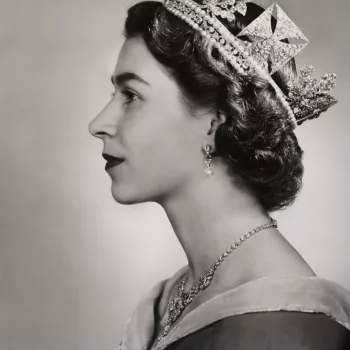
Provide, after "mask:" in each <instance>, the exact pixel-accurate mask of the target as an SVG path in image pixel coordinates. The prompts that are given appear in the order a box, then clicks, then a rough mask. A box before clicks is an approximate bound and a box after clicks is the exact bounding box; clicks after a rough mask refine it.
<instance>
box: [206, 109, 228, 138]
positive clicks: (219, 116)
mask: <svg viewBox="0 0 350 350" xmlns="http://www.w3.org/2000/svg"><path fill="white" fill-rule="evenodd" d="M225 122H226V115H225V114H224V113H223V112H221V111H216V117H215V118H213V119H212V120H211V124H210V130H209V131H208V133H207V135H211V134H212V133H213V132H214V131H216V130H217V128H218V127H219V126H220V125H221V124H223V123H225Z"/></svg>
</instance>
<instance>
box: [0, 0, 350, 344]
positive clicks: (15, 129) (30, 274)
mask: <svg viewBox="0 0 350 350" xmlns="http://www.w3.org/2000/svg"><path fill="white" fill-rule="evenodd" d="M259 3H260V4H263V5H265V6H267V5H269V4H271V1H260V2H259ZM131 4H132V2H131V1H127V0H124V1H120V0H119V1H117V0H114V1H111V0H99V1H97V0H85V1H82V0H74V1H69V0H60V1H39V0H31V1H28V0H2V1H0V50H1V53H0V116H1V137H0V157H1V181H0V198H1V202H0V349H1V350H24V349H25V350H56V349H57V350H62V349H65V350H83V349H84V350H96V349H99V350H102V349H103V350H111V349H116V347H117V345H118V344H119V340H120V337H121V333H122V330H123V327H124V324H125V322H126V321H127V319H128V318H129V316H130V313H131V312H132V310H133V308H134V307H135V304H136V302H137V301H138V300H139V298H140V297H141V295H143V294H144V293H145V292H146V290H148V289H149V288H151V287H152V286H153V285H154V284H155V283H156V282H157V281H159V280H160V279H163V278H166V277H168V276H169V275H170V274H172V273H173V272H174V271H175V270H177V269H178V268H179V267H181V266H182V265H183V264H185V258H184V255H183V253H182V251H181V249H180V247H179V244H178V243H177V241H176V239H175V237H174V235H173V233H172V230H171V227H170V225H169V223H168V221H167V219H166V217H165V215H164V212H163V211H162V210H161V208H159V207H158V206H156V205H154V204H143V205H137V206H129V207H124V206H121V205H119V204H117V203H115V202H114V201H113V199H112V196H111V193H110V185H111V183H110V178H109V176H108V174H107V173H106V172H105V170H104V164H105V161H104V160H103V159H102V157H101V153H102V142H101V140H97V139H94V138H92V137H91V136H90V135H89V134H88V123H89V122H90V120H92V118H93V117H94V116H95V115H96V114H97V113H98V112H99V111H100V110H101V108H102V107H103V106H104V105H105V104H106V103H107V101H108V100H109V98H110V96H109V94H110V93H111V92H112V85H111V84H110V74H111V73H112V71H113V68H114V64H115V62H116V58H117V54H118V51H119V49H120V46H121V44H122V36H121V30H122V26H123V20H124V18H125V10H126V8H127V7H128V6H129V5H131ZM279 4H280V5H281V6H282V7H283V9H284V10H285V11H286V12H287V14H288V15H289V16H290V17H291V18H292V19H293V20H294V21H295V22H296V23H297V25H298V26H299V27H300V28H301V29H302V30H303V32H304V33H305V34H306V36H307V37H308V38H309V39H310V40H311V44H310V45H309V46H308V47H307V48H306V49H305V50H304V51H303V52H302V53H301V54H299V55H298V58H297V61H298V63H299V65H301V64H306V63H311V64H313V65H314V66H315V67H316V68H317V74H316V75H317V77H319V76H320V75H321V74H322V73H324V72H336V73H337V74H338V88H337V89H336V95H337V97H338V98H339V100H340V103H339V104H338V105H337V106H336V107H334V108H332V110H330V111H329V112H328V113H327V114H326V115H324V116H322V117H321V118H320V119H318V120H316V121H312V122H307V123H305V124H304V125H303V126H302V127H301V128H300V129H298V130H297V136H298V138H299V140H300V144H301V146H302V148H303V149H304V150H305V168H306V173H305V182H304V189H303V191H302V193H301V195H300V197H299V199H298V201H297V202H296V203H295V205H294V206H293V207H291V208H290V209H288V210H286V211H283V212H280V213H276V214H275V215H274V217H275V218H277V219H278V220H279V223H280V228H281V231H282V232H283V233H284V234H285V236H286V237H287V239H288V240H289V241H290V242H291V243H292V244H293V245H294V246H295V247H296V248H297V249H298V250H299V251H300V252H301V253H302V255H303V256H304V257H305V259H306V260H307V261H308V262H309V264H310V265H311V266H312V267H313V268H314V269H315V270H316V272H317V273H318V274H319V275H320V276H322V277H325V278H329V279H331V280H333V281H336V282H338V283H340V284H342V285H343V286H345V287H347V288H349V289H350V273H349V267H350V254H349V248H350V234H349V229H348V224H349V214H348V212H349V204H348V200H349V197H350V185H349V180H348V179H349V171H350V166H349V151H350V142H349V126H350V119H349V116H348V111H349V107H350V97H349V82H350V72H349V58H350V57H349V39H348V35H349V33H350V24H349V15H350V2H349V0H335V1H332V2H329V1H326V0H293V1H290V0H281V1H280V2H279Z"/></svg>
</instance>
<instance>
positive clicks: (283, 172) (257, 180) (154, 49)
mask: <svg viewBox="0 0 350 350" xmlns="http://www.w3.org/2000/svg"><path fill="white" fill-rule="evenodd" d="M247 6H248V9H247V14H246V16H242V15H240V14H239V13H237V12H236V14H235V15H236V20H235V21H233V22H228V21H225V20H223V22H224V24H225V25H226V27H227V28H228V29H229V30H230V32H231V33H232V34H234V35H237V34H238V33H239V32H240V31H241V30H242V29H243V28H244V27H246V26H247V25H248V24H249V23H251V22H252V21H253V20H254V19H255V18H257V17H258V16H259V15H260V14H261V13H262V12H263V9H262V8H261V7H260V6H258V5H256V4H254V3H247ZM274 22H275V21H274ZM274 22H273V23H272V25H273V26H275V25H276V23H274ZM124 35H125V37H126V39H130V38H132V37H136V36H139V37H142V38H143V40H144V42H145V44H146V45H147V48H148V50H149V51H150V53H151V54H152V55H153V56H154V58H155V59H156V60H157V61H158V62H160V63H161V64H162V65H163V66H164V67H165V68H166V70H167V72H168V73H169V75H170V76H171V77H172V78H174V79H175V81H176V82H177V84H178V85H179V87H180V89H181V91H182V95H183V96H182V97H183V99H184V100H185V101H186V103H187V105H188V107H189V109H190V110H191V111H194V110H196V108H208V109H209V110H213V111H221V112H222V113H224V114H225V115H226V117H227V118H226V122H225V123H223V124H221V125H220V126H219V127H218V129H217V130H216V133H215V153H214V154H213V156H216V157H221V158H222V159H223V160H224V162H225V163H226V164H228V165H229V167H228V168H229V169H230V171H231V172H232V174H238V175H240V176H241V177H242V178H244V179H245V180H246V182H247V183H248V185H249V186H250V188H251V189H252V190H253V192H254V194H255V195H256V197H257V198H258V199H259V201H260V203H261V204H262V205H263V207H264V208H265V210H266V211H267V212H272V211H276V210H279V209H283V208H285V207H287V206H288V205H290V204H292V203H293V202H294V200H295V198H296V196H297V194H298V192H299V191H300V189H301V186H302V176H303V172H304V168H303V165H302V156H303V151H302V150H301V148H300V147H299V144H298V141H297V138H296V136H295V134H294V133H293V127H292V125H291V122H290V121H289V120H288V118H287V113H286V111H285V108H283V106H282V105H281V103H280V101H279V100H278V98H277V97H276V93H275V90H274V88H273V87H271V85H270V84H268V83H266V81H264V80H263V79H261V78H259V77H257V76H250V77H249V78H244V79H242V77H241V76H239V75H238V74H237V73H236V71H235V69H234V68H233V67H232V66H231V65H230V64H229V63H228V62H227V61H225V59H224V58H223V57H222V56H221V55H220V53H219V51H218V50H217V49H216V48H215V47H214V46H213V45H212V43H210V40H208V39H206V38H203V37H202V36H201V35H200V33H198V32H196V31H195V30H194V29H192V27H190V26H189V25H188V24H187V23H186V22H185V21H183V20H181V19H180V18H178V17H176V16H175V15H173V14H172V13H170V12H169V11H168V10H167V9H165V7H164V6H163V4H162V3H160V2H155V1H145V2H141V3H138V4H136V5H134V6H132V7H131V8H129V10H128V17H127V19H126V22H125V29H124ZM245 39H246V40H249V39H248V38H245ZM295 72H296V70H295V62H294V60H291V61H289V63H288V64H287V65H285V66H284V67H283V68H282V69H281V70H279V71H278V72H276V73H274V74H273V76H272V77H273V79H274V80H275V81H276V83H277V84H278V85H279V86H280V88H281V89H282V91H283V92H284V93H287V92H288V88H287V84H286V81H287V79H289V78H290V77H292V76H294V75H295Z"/></svg>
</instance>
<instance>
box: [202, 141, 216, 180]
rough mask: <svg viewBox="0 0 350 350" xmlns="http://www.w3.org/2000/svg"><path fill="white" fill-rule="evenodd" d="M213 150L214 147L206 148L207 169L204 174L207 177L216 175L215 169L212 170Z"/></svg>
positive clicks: (207, 146) (208, 146)
mask: <svg viewBox="0 0 350 350" xmlns="http://www.w3.org/2000/svg"><path fill="white" fill-rule="evenodd" d="M211 149H212V147H211V146H210V145H206V146H205V147H204V151H205V163H206V165H207V166H206V168H205V170H204V173H205V175H206V176H208V177H210V176H212V175H213V174H214V172H213V169H212V168H211V161H212V156H211Z"/></svg>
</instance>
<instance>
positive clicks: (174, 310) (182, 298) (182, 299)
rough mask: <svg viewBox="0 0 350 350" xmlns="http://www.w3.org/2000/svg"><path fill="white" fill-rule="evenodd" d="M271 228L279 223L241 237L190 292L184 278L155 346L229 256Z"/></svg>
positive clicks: (168, 309) (256, 229)
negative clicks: (244, 243)
mask: <svg viewBox="0 0 350 350" xmlns="http://www.w3.org/2000/svg"><path fill="white" fill-rule="evenodd" d="M269 227H276V228H277V221H276V220H275V219H272V218H271V222H270V223H268V224H264V225H261V226H258V227H256V228H255V229H253V230H251V231H249V232H248V233H246V234H245V235H243V236H241V237H240V238H239V239H238V240H237V241H236V242H235V243H233V244H232V245H231V247H230V248H229V249H228V250H226V251H225V252H224V253H223V254H221V256H220V258H219V259H217V260H216V261H215V263H214V264H213V265H212V266H211V267H210V268H209V269H208V270H207V271H205V272H204V273H203V274H202V275H201V277H200V278H199V280H198V283H197V284H196V285H194V286H193V287H192V288H191V289H190V290H189V291H188V292H185V291H184V290H185V284H186V281H187V278H188V277H187V276H185V277H183V278H182V280H181V282H180V284H179V286H178V287H177V289H178V292H177V295H176V297H175V298H174V299H173V300H171V302H170V303H169V305H168V308H167V313H168V319H167V321H166V323H165V326H164V327H163V330H162V331H161V333H160V335H159V336H158V338H157V341H156V343H155V345H157V344H158V343H160V342H161V341H162V340H163V339H164V338H165V337H166V336H167V335H168V333H169V331H170V328H171V326H172V325H173V324H174V323H175V322H176V320H177V319H178V318H179V317H180V316H181V315H182V313H183V311H184V309H185V308H186V307H187V306H188V305H189V304H191V303H192V301H193V299H194V298H195V297H196V296H197V294H198V293H199V292H200V291H202V290H204V289H207V288H208V287H209V286H210V284H211V282H212V279H213V276H214V273H215V271H216V269H217V268H218V267H219V266H220V265H221V263H222V262H223V261H224V260H225V259H226V258H227V256H228V255H229V254H231V253H232V252H233V251H234V250H236V249H237V248H238V247H239V246H240V245H241V244H242V243H243V242H245V241H246V240H247V239H248V238H249V237H251V236H253V235H255V234H256V233H258V232H259V231H262V230H264V229H267V228H269Z"/></svg>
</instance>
